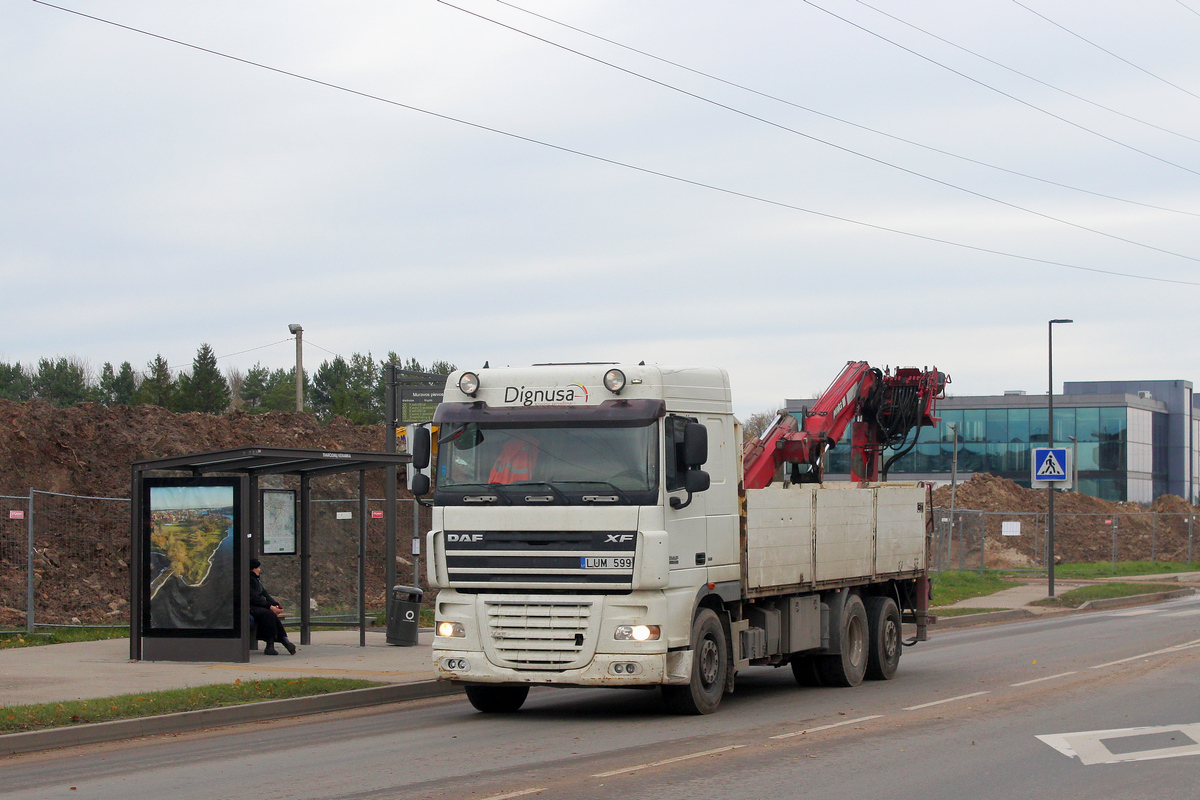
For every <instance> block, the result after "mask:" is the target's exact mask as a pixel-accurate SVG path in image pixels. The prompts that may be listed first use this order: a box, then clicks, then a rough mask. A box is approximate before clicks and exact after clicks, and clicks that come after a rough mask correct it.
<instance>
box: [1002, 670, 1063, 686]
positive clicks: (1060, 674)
mask: <svg viewBox="0 0 1200 800" xmlns="http://www.w3.org/2000/svg"><path fill="white" fill-rule="evenodd" d="M1075 672H1076V670H1071V671H1070V672H1060V673H1058V674H1057V675H1047V676H1046V677H1044V678H1034V679H1033V680H1031V681H1021V682H1020V683H1010V684H1009V686H1028V685H1029V684H1031V683H1041V682H1042V681H1052V680H1054V679H1055V678H1065V677H1067V676H1068V675H1074V674H1075Z"/></svg>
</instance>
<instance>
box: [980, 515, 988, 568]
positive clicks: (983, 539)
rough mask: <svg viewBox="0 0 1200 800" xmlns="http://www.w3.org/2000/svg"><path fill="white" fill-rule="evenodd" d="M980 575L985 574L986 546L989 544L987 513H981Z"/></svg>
mask: <svg viewBox="0 0 1200 800" xmlns="http://www.w3.org/2000/svg"><path fill="white" fill-rule="evenodd" d="M979 521H980V524H979V575H980V576H981V577H982V576H983V570H984V563H985V562H984V548H985V547H986V546H987V521H988V518H987V513H986V512H985V513H982V514H980V515H979Z"/></svg>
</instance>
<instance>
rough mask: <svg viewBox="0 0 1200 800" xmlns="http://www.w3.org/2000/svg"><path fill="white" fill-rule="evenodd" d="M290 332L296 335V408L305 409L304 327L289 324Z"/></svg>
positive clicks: (298, 409)
mask: <svg viewBox="0 0 1200 800" xmlns="http://www.w3.org/2000/svg"><path fill="white" fill-rule="evenodd" d="M288 333H290V334H292V335H293V336H295V337H296V410H297V411H303V410H304V328H301V327H300V326H299V325H297V324H296V323H294V322H293V323H292V324H291V325H288Z"/></svg>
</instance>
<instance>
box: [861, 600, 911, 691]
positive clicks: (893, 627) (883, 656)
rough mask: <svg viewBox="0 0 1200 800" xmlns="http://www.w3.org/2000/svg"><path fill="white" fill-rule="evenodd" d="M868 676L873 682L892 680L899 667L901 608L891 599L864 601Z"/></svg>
mask: <svg viewBox="0 0 1200 800" xmlns="http://www.w3.org/2000/svg"><path fill="white" fill-rule="evenodd" d="M867 631H868V634H869V636H870V646H869V648H868V652H867V677H868V678H870V679H871V680H873V681H887V680H891V678H892V676H893V675H895V674H896V667H898V666H900V652H901V650H902V645H901V643H900V609H898V608H897V607H896V601H895V600H893V599H892V598H890V597H870V598H868V599H867Z"/></svg>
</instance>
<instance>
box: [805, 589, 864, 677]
mask: <svg viewBox="0 0 1200 800" xmlns="http://www.w3.org/2000/svg"><path fill="white" fill-rule="evenodd" d="M841 633H842V636H841V652H840V653H837V654H836V655H824V656H818V657H817V674H818V675H819V676H820V678H821V683H822V684H824V685H825V686H858V685H859V684H860V683H862V679H863V676H864V675H865V674H866V672H867V610H866V608H865V607H864V606H863V601H862V599H861V598H860V597H859V596H858V595H856V594H852V595H850V596H849V597H848V598H846V605H845V607H844V608H843V609H842V619H841Z"/></svg>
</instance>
